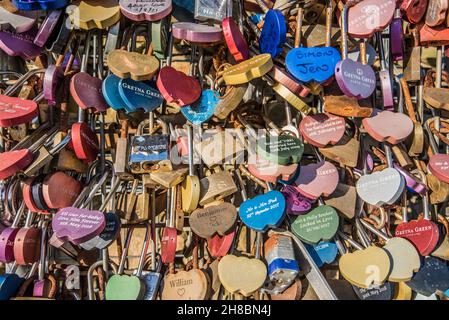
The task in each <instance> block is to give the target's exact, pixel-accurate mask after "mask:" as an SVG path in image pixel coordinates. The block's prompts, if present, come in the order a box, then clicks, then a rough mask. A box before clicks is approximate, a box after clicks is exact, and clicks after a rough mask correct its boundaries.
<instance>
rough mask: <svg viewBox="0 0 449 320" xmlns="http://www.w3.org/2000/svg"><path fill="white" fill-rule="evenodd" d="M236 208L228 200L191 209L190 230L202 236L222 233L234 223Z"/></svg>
mask: <svg viewBox="0 0 449 320" xmlns="http://www.w3.org/2000/svg"><path fill="white" fill-rule="evenodd" d="M236 219H237V209H236V208H235V207H234V205H232V204H231V203H228V202H223V203H221V204H219V205H216V206H209V207H207V208H203V209H197V210H195V211H193V212H192V213H191V214H190V216H189V224H190V227H191V228H192V231H193V232H195V233H196V234H197V235H199V236H200V237H202V238H210V237H212V236H213V235H214V234H216V233H218V234H219V235H221V236H222V235H224V234H225V233H227V232H228V231H229V230H230V229H231V228H232V227H233V226H234V224H235V220H236Z"/></svg>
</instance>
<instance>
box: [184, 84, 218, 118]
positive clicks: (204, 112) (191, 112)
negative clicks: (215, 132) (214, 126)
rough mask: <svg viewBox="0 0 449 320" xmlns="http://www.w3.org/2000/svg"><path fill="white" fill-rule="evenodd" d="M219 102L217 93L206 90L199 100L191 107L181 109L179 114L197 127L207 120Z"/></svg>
mask: <svg viewBox="0 0 449 320" xmlns="http://www.w3.org/2000/svg"><path fill="white" fill-rule="evenodd" d="M219 101H220V98H219V94H218V92H216V91H214V90H211V89H206V90H203V92H202V93H201V98H200V99H199V100H198V101H196V102H194V103H193V104H191V105H188V106H185V107H182V108H181V113H182V114H183V115H184V117H185V118H186V119H187V120H189V121H190V122H191V123H192V124H195V125H199V124H201V123H203V122H206V121H207V120H209V119H210V118H211V117H212V116H213V115H214V111H215V107H216V106H217V104H218V102H219Z"/></svg>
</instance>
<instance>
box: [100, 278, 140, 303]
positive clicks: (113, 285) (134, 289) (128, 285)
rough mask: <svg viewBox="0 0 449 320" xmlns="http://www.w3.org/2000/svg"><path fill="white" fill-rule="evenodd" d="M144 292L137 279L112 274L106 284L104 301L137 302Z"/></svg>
mask: <svg viewBox="0 0 449 320" xmlns="http://www.w3.org/2000/svg"><path fill="white" fill-rule="evenodd" d="M144 290H145V287H144V285H143V283H142V281H141V280H140V279H139V278H138V277H136V276H128V275H119V274H114V275H113V276H112V277H110V278H109V280H108V282H107V284H106V300H139V299H140V298H141V297H142V295H143V292H144Z"/></svg>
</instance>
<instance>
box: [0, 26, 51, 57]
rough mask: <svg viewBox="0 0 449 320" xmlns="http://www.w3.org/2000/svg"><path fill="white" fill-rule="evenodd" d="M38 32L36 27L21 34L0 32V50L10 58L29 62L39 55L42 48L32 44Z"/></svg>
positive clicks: (7, 31) (6, 31)
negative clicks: (16, 57)
mask: <svg viewBox="0 0 449 320" xmlns="http://www.w3.org/2000/svg"><path fill="white" fill-rule="evenodd" d="M37 32H38V29H37V27H35V26H34V27H32V28H31V29H30V30H28V31H25V32H23V33H17V32H13V31H9V30H3V31H0V49H2V50H3V51H5V52H6V53H7V54H8V55H10V56H14V57H15V56H19V57H21V58H23V59H25V60H31V59H34V58H36V57H38V56H39V55H40V54H41V51H42V48H41V47H39V46H37V45H35V44H34V39H35V37H36V34H37Z"/></svg>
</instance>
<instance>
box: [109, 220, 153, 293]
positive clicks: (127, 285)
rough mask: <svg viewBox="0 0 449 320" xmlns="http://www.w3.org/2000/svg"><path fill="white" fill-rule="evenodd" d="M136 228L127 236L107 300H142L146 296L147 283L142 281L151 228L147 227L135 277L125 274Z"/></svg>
mask: <svg viewBox="0 0 449 320" xmlns="http://www.w3.org/2000/svg"><path fill="white" fill-rule="evenodd" d="M133 230H134V227H130V229H129V230H128V233H127V235H126V241H125V247H124V248H123V253H122V256H121V259H120V265H119V268H118V270H117V274H115V275H113V276H112V277H111V278H109V281H108V283H107V284H106V300H142V299H143V296H144V294H145V289H146V287H145V283H144V282H143V281H142V280H141V278H142V271H143V266H144V264H145V256H146V252H147V250H148V244H149V237H150V228H149V226H148V224H147V225H146V232H145V240H144V242H143V246H142V250H141V253H140V259H139V264H138V267H137V272H136V274H135V275H126V274H124V269H125V260H126V257H127V255H128V250H129V245H130V242H131V237H132V234H133Z"/></svg>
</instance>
